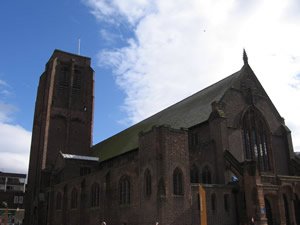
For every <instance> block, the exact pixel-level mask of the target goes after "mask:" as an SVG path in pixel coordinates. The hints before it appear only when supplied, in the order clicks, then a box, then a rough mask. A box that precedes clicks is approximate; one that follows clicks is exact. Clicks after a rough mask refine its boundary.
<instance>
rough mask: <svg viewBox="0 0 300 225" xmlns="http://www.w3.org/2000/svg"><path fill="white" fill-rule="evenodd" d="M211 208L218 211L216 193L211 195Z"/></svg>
mask: <svg viewBox="0 0 300 225" xmlns="http://www.w3.org/2000/svg"><path fill="white" fill-rule="evenodd" d="M211 210H212V211H216V194H215V193H213V194H212V195H211Z"/></svg>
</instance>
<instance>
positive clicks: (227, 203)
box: [224, 194, 230, 212]
mask: <svg viewBox="0 0 300 225" xmlns="http://www.w3.org/2000/svg"><path fill="white" fill-rule="evenodd" d="M224 209H225V211H226V212H229V209H230V205H229V195H228V194H225V195H224Z"/></svg>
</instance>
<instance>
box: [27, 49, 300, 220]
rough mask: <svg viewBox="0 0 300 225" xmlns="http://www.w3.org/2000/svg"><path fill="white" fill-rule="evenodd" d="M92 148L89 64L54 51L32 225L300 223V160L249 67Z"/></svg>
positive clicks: (43, 88) (41, 116) (33, 175)
mask: <svg viewBox="0 0 300 225" xmlns="http://www.w3.org/2000/svg"><path fill="white" fill-rule="evenodd" d="M243 61H244V64H243V66H242V68H241V69H240V70H239V71H237V72H235V73H233V74H232V75H230V76H228V77H226V78H224V79H223V80H220V81H219V82H217V83H215V84H213V85H211V86H209V87H207V88H205V89H203V90H201V91H199V92H197V93H195V94H194V95H192V96H190V97H188V98H186V99H184V100H182V101H180V102H178V103H176V104H174V105H172V106H170V107H168V108H166V109H164V110H162V111H161V112H158V113H157V114H155V115H153V116H151V117H149V118H147V119H145V120H143V121H141V122H139V123H137V124H135V125H133V126H131V127H129V128H127V129H125V130H124V131H121V132H120V133H118V134H116V135H114V136H112V137H110V138H108V139H106V140H104V141H102V142H100V143H98V144H95V145H92V128H93V126H101V124H93V105H94V100H95V98H94V71H93V69H92V68H91V59H90V58H88V57H84V56H80V55H75V54H71V53H67V52H63V51H60V50H55V51H54V52H53V55H52V56H51V58H50V59H49V61H48V63H47V64H46V68H45V71H44V72H43V73H42V75H41V77H40V81H39V87H38V91H37V99H36V105H35V113H34V122H33V131H32V143H31V153H30V164H29V172H28V185H27V186H28V187H27V192H26V207H25V209H26V210H25V224H26V225H100V224H101V223H102V224H104V222H105V223H106V225H155V224H156V225H158V224H159V225H240V224H242V225H244V224H249V223H250V222H251V221H253V222H254V224H259V225H292V224H293V225H296V224H298V225H300V158H299V156H297V155H296V154H295V152H294V150H293V143H292V138H291V131H290V130H289V128H288V127H287V126H286V125H285V122H284V119H283V117H282V116H281V115H280V114H279V112H278V111H277V109H276V107H275V106H274V104H273V103H272V101H271V100H270V98H269V97H268V95H267V93H266V92H265V90H264V88H263V87H262V85H261V84H260V82H259V80H258V79H257V77H256V75H255V74H254V72H253V71H252V69H251V67H250V65H249V64H248V58H247V55H246V53H245V51H244V55H243Z"/></svg>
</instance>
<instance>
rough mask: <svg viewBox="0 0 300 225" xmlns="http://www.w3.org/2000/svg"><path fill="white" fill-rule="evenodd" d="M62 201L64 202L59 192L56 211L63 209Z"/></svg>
mask: <svg viewBox="0 0 300 225" xmlns="http://www.w3.org/2000/svg"><path fill="white" fill-rule="evenodd" d="M61 201H62V197H61V193H60V192H58V193H57V194H56V209H57V210H59V209H61V204H62V202H61Z"/></svg>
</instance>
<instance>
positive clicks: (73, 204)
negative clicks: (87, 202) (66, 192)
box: [71, 188, 78, 209]
mask: <svg viewBox="0 0 300 225" xmlns="http://www.w3.org/2000/svg"><path fill="white" fill-rule="evenodd" d="M77 201H78V192H77V189H76V188H73V190H72V192H71V209H76V208H77Z"/></svg>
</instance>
